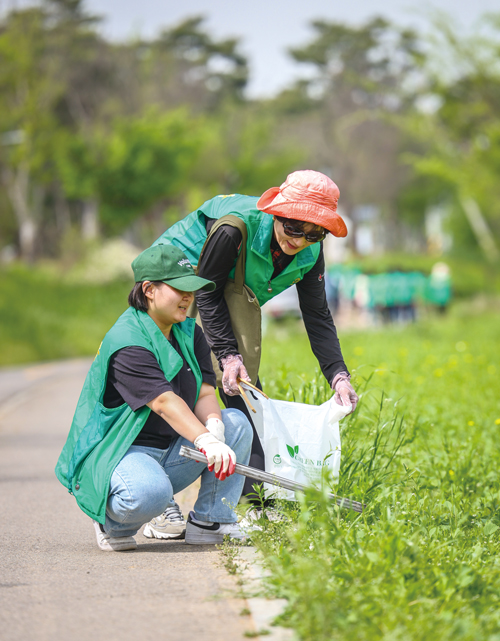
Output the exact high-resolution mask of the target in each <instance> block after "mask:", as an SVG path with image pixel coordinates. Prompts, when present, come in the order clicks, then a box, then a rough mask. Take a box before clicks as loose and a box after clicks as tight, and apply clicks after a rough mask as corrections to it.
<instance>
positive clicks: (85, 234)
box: [82, 198, 99, 240]
mask: <svg viewBox="0 0 500 641" xmlns="http://www.w3.org/2000/svg"><path fill="white" fill-rule="evenodd" d="M98 236H99V205H98V202H97V200H96V199H94V198H91V199H89V200H84V201H83V212H82V238H83V239H84V240H95V239H96V238H97V237H98Z"/></svg>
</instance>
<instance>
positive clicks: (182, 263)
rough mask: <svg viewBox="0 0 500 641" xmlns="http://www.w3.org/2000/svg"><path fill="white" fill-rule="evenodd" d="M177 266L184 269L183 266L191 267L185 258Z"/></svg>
mask: <svg viewBox="0 0 500 641" xmlns="http://www.w3.org/2000/svg"><path fill="white" fill-rule="evenodd" d="M177 264H178V265H180V267H184V265H189V266H190V267H191V263H190V262H189V260H188V259H187V258H183V259H182V260H180V261H179V262H178V263H177Z"/></svg>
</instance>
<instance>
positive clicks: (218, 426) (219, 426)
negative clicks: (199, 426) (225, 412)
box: [205, 418, 226, 443]
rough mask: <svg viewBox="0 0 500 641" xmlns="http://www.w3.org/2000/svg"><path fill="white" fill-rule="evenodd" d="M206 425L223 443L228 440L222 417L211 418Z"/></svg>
mask: <svg viewBox="0 0 500 641" xmlns="http://www.w3.org/2000/svg"><path fill="white" fill-rule="evenodd" d="M205 427H206V428H207V430H208V431H209V432H210V434H213V435H214V436H215V438H216V439H218V440H219V441H220V442H221V443H225V442H226V439H225V438H224V432H225V428H224V423H223V422H222V421H221V419H220V418H209V419H208V420H207V422H206V423H205Z"/></svg>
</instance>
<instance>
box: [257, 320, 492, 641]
mask: <svg viewBox="0 0 500 641" xmlns="http://www.w3.org/2000/svg"><path fill="white" fill-rule="evenodd" d="M276 329H277V333H276ZM280 332H281V328H280V327H278V328H270V330H269V332H268V334H267V337H266V343H267V344H266V345H265V347H264V350H263V352H264V358H265V360H264V363H263V369H262V371H263V377H262V378H263V386H264V390H265V391H266V392H267V393H268V394H270V395H272V396H273V397H275V398H288V399H290V400H292V399H293V398H295V399H296V400H300V401H304V402H314V403H319V402H323V401H325V400H326V399H327V398H329V397H330V396H331V391H330V390H329V389H328V387H327V386H326V384H324V383H323V380H322V376H321V375H320V374H319V372H317V371H316V374H315V375H314V376H312V377H311V376H310V375H309V374H308V373H309V372H314V357H312V355H311V354H310V353H309V352H308V348H307V339H306V338H305V337H303V336H302V335H301V334H300V333H292V334H289V335H288V337H285V336H284V335H280ZM499 334H500V330H499V324H498V316H497V314H495V313H492V312H481V313H478V314H476V313H475V312H474V310H472V309H467V308H462V309H460V308H457V309H456V311H455V312H454V313H452V314H451V315H450V316H448V317H446V318H436V319H433V320H429V321H427V322H423V323H421V324H419V325H415V326H412V327H407V328H403V329H398V328H393V327H391V328H385V329H380V330H377V331H373V332H370V333H366V332H365V333H352V334H348V333H346V334H343V335H341V338H342V345H343V352H344V355H345V358H346V360H347V363H348V364H349V365H350V367H351V369H352V371H353V380H354V385H355V387H356V388H357V389H358V390H359V391H360V396H361V401H360V404H359V406H358V409H357V411H356V412H355V414H353V415H352V416H350V417H348V418H347V419H345V420H344V421H343V422H342V423H341V428H342V464H341V473H340V478H339V480H338V482H337V483H333V482H332V480H331V479H330V481H329V483H327V485H329V486H330V488H331V489H333V491H335V492H336V493H338V494H339V495H341V496H350V497H352V498H355V499H357V500H362V501H364V502H365V503H366V504H367V508H366V510H365V511H364V513H363V514H361V515H359V514H356V513H354V512H348V511H347V510H339V508H338V507H337V506H335V505H334V504H332V502H331V501H329V500H328V499H327V498H326V496H325V495H324V494H323V493H322V492H321V491H319V490H313V489H311V490H310V491H308V493H307V494H306V495H305V496H303V497H301V498H300V502H299V503H298V504H295V505H292V506H291V507H290V506H287V505H286V504H283V506H282V509H283V511H284V512H285V514H287V517H286V518H285V519H284V520H283V521H281V522H279V521H278V522H275V521H269V520H266V519H261V521H260V524H261V525H262V526H263V531H262V532H260V533H256V534H254V536H253V540H254V543H255V545H257V547H258V548H259V549H260V550H261V551H262V553H263V555H264V562H265V565H266V566H267V568H268V569H269V570H270V575H269V578H268V580H267V583H268V589H269V590H270V592H271V593H272V594H274V595H275V596H280V597H285V598H287V599H288V607H287V609H286V611H285V612H284V614H283V615H282V616H281V618H280V624H281V625H287V626H290V627H292V628H294V629H295V630H296V632H297V635H298V637H299V638H300V639H305V640H314V641H323V640H325V641H326V640H327V639H328V640H337V639H338V640H339V641H340V640H341V639H342V640H345V639H356V640H361V641H364V640H365V639H366V640H368V639H370V640H373V639H384V640H391V641H392V640H398V641H399V640H401V641H403V640H405V641H408V640H411V641H413V640H419V641H420V640H422V641H423V640H424V639H425V640H428V639H439V640H440V641H442V640H447V639H450V640H451V639H454V640H456V639H459V640H461V641H462V640H467V641H468V640H471V641H472V640H474V641H477V640H478V639H480V640H482V639H489V640H492V641H493V640H500V557H499V554H498V553H499V551H500V537H499V534H500V528H499V526H500V519H499V513H498V510H499V507H500V480H499V473H498V470H499V467H500V453H499V450H498V442H499V440H500V439H499V435H500V393H499V392H500V385H499V384H498V374H499V373H500V370H499V363H500V340H499V339H500V336H499Z"/></svg>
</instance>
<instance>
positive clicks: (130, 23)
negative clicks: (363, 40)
mask: <svg viewBox="0 0 500 641" xmlns="http://www.w3.org/2000/svg"><path fill="white" fill-rule="evenodd" d="M24 2H26V0H0V8H3V9H5V8H8V7H9V6H16V5H17V6H19V5H20V4H23V3H24ZM86 6H87V9H88V10H89V11H90V12H92V13H95V14H98V15H101V16H103V17H104V18H105V20H104V22H103V24H102V27H101V30H102V32H103V34H104V35H106V36H107V37H109V38H112V39H113V40H127V39H129V38H132V37H137V36H139V35H140V36H143V37H151V36H155V35H156V34H158V33H159V32H160V31H161V30H162V29H164V28H168V27H172V26H174V25H175V24H177V23H179V22H181V21H182V20H184V19H185V18H187V17H192V16H196V15H204V16H206V22H205V25H206V28H207V30H208V32H209V33H210V34H211V35H212V36H213V37H216V38H217V39H224V38H230V37H238V38H241V43H242V47H241V50H242V51H243V53H245V54H246V55H247V56H248V58H249V60H250V72H251V77H250V83H249V86H248V95H249V96H250V97H266V96H271V95H273V94H275V93H276V92H278V91H279V90H280V89H281V88H283V87H285V86H287V85H289V84H290V83H291V82H292V80H293V79H294V78H295V77H297V75H298V74H300V72H301V71H302V70H301V65H297V64H296V63H294V62H293V61H292V59H291V58H289V57H288V56H287V53H286V52H287V49H289V48H290V47H297V46H301V45H304V44H306V43H307V42H308V41H309V40H310V39H311V38H312V36H313V33H314V32H313V30H312V29H311V27H310V22H311V21H312V20H315V19H317V18H323V19H326V20H330V21H339V22H345V23H349V24H353V25H359V24H361V23H363V22H365V21H366V20H368V19H369V18H371V17H373V16H375V15H382V16H384V17H386V18H388V19H390V20H392V21H394V22H396V23H398V24H402V25H410V26H416V27H420V28H421V29H423V28H425V25H426V24H427V23H428V20H427V19H426V17H425V16H426V15H429V13H431V12H433V11H436V10H441V11H445V12H446V13H448V14H449V15H450V17H451V19H452V20H455V21H456V22H457V25H458V27H459V28H461V29H464V30H469V29H470V28H471V26H472V25H473V24H474V23H475V22H476V21H477V20H478V18H479V17H480V16H481V15H482V14H484V13H487V12H497V13H500V0H423V1H420V2H417V1H416V0H383V2H381V1H380V0H378V1H375V0H347V1H346V0H250V1H246V2H244V1H243V0H140V1H138V0H86Z"/></svg>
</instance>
